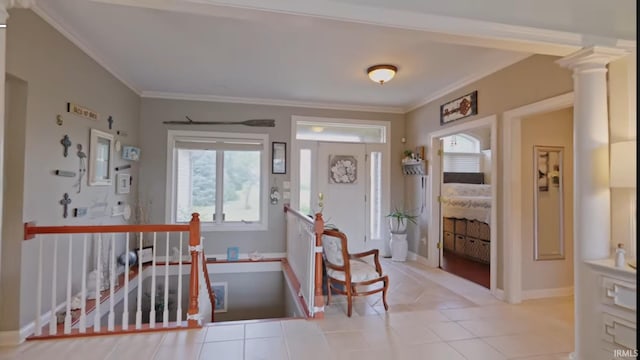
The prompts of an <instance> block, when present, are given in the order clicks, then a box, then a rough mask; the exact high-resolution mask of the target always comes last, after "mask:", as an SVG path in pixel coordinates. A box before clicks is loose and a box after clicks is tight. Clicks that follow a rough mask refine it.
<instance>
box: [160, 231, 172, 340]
mask: <svg viewBox="0 0 640 360" xmlns="http://www.w3.org/2000/svg"><path fill="white" fill-rule="evenodd" d="M164 248H165V254H166V255H165V260H164V303H163V304H164V309H163V311H162V327H168V326H169V262H170V261H171V259H170V257H169V232H167V237H166V239H165V245H164Z"/></svg>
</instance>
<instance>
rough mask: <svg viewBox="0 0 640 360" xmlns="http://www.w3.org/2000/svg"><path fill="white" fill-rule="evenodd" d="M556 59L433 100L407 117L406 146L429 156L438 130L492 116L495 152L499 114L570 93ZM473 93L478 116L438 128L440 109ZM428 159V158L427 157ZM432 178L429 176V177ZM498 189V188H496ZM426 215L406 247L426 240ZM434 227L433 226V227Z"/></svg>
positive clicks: (529, 61) (527, 62) (411, 191)
mask: <svg viewBox="0 0 640 360" xmlns="http://www.w3.org/2000/svg"><path fill="white" fill-rule="evenodd" d="M556 59H557V58H556V57H552V56H542V55H534V56H531V57H528V58H526V59H524V60H522V61H520V62H518V63H516V64H513V65H511V66H509V67H506V68H504V69H502V70H500V71H497V72H495V73H493V74H491V75H489V76H487V77H485V78H483V79H480V80H478V81H476V82H474V83H471V84H469V85H467V86H465V87H463V88H461V89H459V90H456V91H454V92H451V93H450V94H447V95H446V96H443V97H441V98H439V99H436V100H434V101H432V102H430V103H429V104H426V105H425V106H422V107H420V108H418V109H416V110H414V111H411V112H410V113H408V114H407V119H406V134H407V145H410V146H412V147H415V146H418V145H423V146H425V147H427V154H431V151H432V149H431V147H430V145H431V144H429V143H428V141H429V134H430V133H431V132H434V131H437V130H441V129H443V128H445V127H446V126H451V125H458V124H460V123H464V122H470V121H474V120H477V119H481V118H483V117H486V116H489V115H493V114H496V115H497V116H498V120H499V123H498V149H500V148H501V146H502V145H501V136H502V127H501V124H500V120H501V114H502V113H503V112H504V111H506V110H510V109H513V108H517V107H519V106H523V105H526V104H531V103H534V102H536V101H540V100H543V99H547V98H550V97H553V96H556V95H560V94H564V93H567V92H570V91H571V90H572V89H573V80H572V78H571V72H570V71H569V70H567V69H564V68H561V67H560V66H559V65H557V64H556V63H554V61H555V60H556ZM474 90H477V91H478V114H477V115H474V116H470V117H468V118H465V119H461V120H458V121H454V122H451V123H450V124H447V125H445V126H441V125H440V115H439V112H440V105H442V104H443V103H445V102H447V101H450V100H453V99H456V98H458V97H460V96H463V95H465V94H468V93H470V92H472V91H474ZM428 156H429V155H428ZM492 157H493V161H497V162H498V174H493V176H492V180H493V181H498V182H499V179H500V177H501V174H502V161H501V154H500V153H498V154H492ZM431 175H432V174H429V176H431ZM419 186H420V184H419V182H413V183H412V184H409V185H407V189H406V192H405V194H406V195H405V196H406V197H407V198H408V199H412V198H414V197H415V196H417V194H420V193H421V190H420V188H419ZM498 188H500V186H498ZM497 195H498V204H501V203H502V198H503V196H504V194H502V192H498V194H497ZM497 210H498V224H500V223H501V219H503V218H504V215H503V214H502V209H501V207H498V209H497ZM427 220H428V213H424V214H422V216H421V217H420V224H419V226H418V227H417V229H418V231H411V229H410V232H409V237H408V240H409V246H410V249H411V248H418V239H420V238H421V237H427V236H428V234H427V228H428V226H429V224H427ZM436 226H437V225H436ZM491 231H496V232H497V235H498V244H497V246H498V259H497V260H498V264H497V266H498V284H497V285H498V288H502V282H503V270H502V269H503V259H502V256H501V254H503V248H504V246H503V241H504V239H503V237H502V234H501V229H500V227H498V229H491ZM418 253H419V255H421V256H425V257H427V256H433V254H430V253H428V252H427V249H426V248H425V247H424V246H423V245H420V247H419V248H418Z"/></svg>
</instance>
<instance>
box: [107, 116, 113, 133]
mask: <svg viewBox="0 0 640 360" xmlns="http://www.w3.org/2000/svg"><path fill="white" fill-rule="evenodd" d="M107 122H108V123H109V130H111V126H112V125H113V118H112V117H111V115H109V118H108V119H107Z"/></svg>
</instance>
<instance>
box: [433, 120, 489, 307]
mask: <svg viewBox="0 0 640 360" xmlns="http://www.w3.org/2000/svg"><path fill="white" fill-rule="evenodd" d="M496 134H497V119H496V116H495V115H491V116H488V117H485V118H482V119H479V120H475V121H471V122H467V123H463V124H460V125H454V126H451V127H448V128H446V129H443V130H440V131H436V132H433V133H431V134H430V135H429V137H430V143H431V146H432V149H433V151H432V152H431V154H432V158H431V173H432V176H430V177H429V179H428V180H427V181H428V183H429V184H428V185H429V186H428V188H429V196H428V197H429V201H430V203H431V208H432V209H434V211H432V213H431V214H430V216H429V223H430V224H433V226H430V228H429V241H428V245H429V250H428V259H429V265H431V266H433V267H441V266H442V265H444V266H445V268H447V267H448V266H447V265H451V266H454V267H456V265H460V264H458V263H462V264H463V265H464V266H462V267H461V266H457V268H460V269H464V270H460V271H458V273H457V274H456V273H455V272H454V274H455V275H458V276H463V277H466V276H464V275H465V273H472V272H474V269H473V268H471V269H469V264H471V266H473V265H478V266H481V267H483V268H486V267H488V270H489V279H488V280H489V281H488V284H487V282H486V280H484V283H483V284H482V286H485V287H487V288H489V289H490V290H491V292H492V294H494V295H495V294H496V285H497V284H496V283H497V236H496V233H497V231H495V229H496V226H497V225H496V223H497V221H496V217H497V209H496V205H497V201H496V199H497V189H498V179H497V177H496V176H495V174H497V163H498V161H499V159H498V158H497V153H496V147H497V138H496ZM453 135H457V138H456V141H458V142H462V141H463V139H464V138H465V137H466V139H478V142H481V143H482V144H479V145H478V149H477V150H478V151H477V153H476V155H475V156H476V158H477V160H478V161H480V163H479V164H478V165H477V166H478V168H477V170H478V171H475V172H474V174H472V175H470V176H469V175H465V173H464V172H459V171H445V170H456V169H457V168H456V167H455V166H454V167H452V168H450V167H449V166H452V165H451V164H447V165H446V166H447V168H445V167H443V165H445V164H444V162H443V160H444V157H445V156H444V155H440V154H442V150H443V147H444V144H443V141H442V139H443V138H447V137H448V138H447V140H448V141H451V140H452V138H451V136H453ZM480 139H482V140H480ZM448 145H450V144H448ZM448 147H450V146H448ZM439 150H440V151H439ZM445 150H446V149H445ZM481 150H485V153H482V152H481ZM450 153H451V151H450ZM483 156H484V157H488V158H489V159H485V160H484V161H485V163H484V164H482V161H483V160H482V157H483ZM450 158H451V162H450V163H453V164H454V165H456V164H457V165H460V164H463V163H464V162H465V161H466V160H468V158H469V157H467V158H466V159H465V157H464V156H460V154H451V156H450ZM486 160H490V161H486ZM457 165H456V166H457ZM480 166H483V167H484V168H485V169H484V170H485V171H480ZM478 176H481V177H482V180H480V179H478ZM485 176H486V177H487V179H486V180H485V179H484V177H485ZM481 182H487V184H480V183H481ZM446 184H451V185H446ZM455 184H461V185H455ZM443 185H444V186H443ZM475 185H484V186H482V189H478V188H477V187H476V186H475ZM445 191H446V192H447V193H446V194H445V193H444V192H445ZM479 191H480V192H484V193H482V194H480V195H478V192H479ZM469 194H472V195H473V194H476V195H475V197H476V199H472V200H473V201H475V207H476V208H483V210H482V211H480V210H479V211H477V212H476V214H475V215H473V216H472V215H469V214H464V213H461V212H459V211H458V210H459V209H456V208H455V206H452V207H450V208H447V209H443V204H442V203H441V201H442V200H446V199H445V198H447V197H449V198H452V197H453V195H456V196H462V197H465V198H464V199H451V201H452V204H453V205H455V204H456V203H457V202H456V201H458V200H467V199H469ZM478 197H483V198H482V199H477V198H478ZM471 198H473V196H471ZM454 200H455V201H454ZM445 218H447V220H445ZM456 225H457V227H456ZM467 226H469V229H467ZM481 232H482V233H481ZM456 237H457V238H458V241H457V242H458V243H459V244H460V245H459V246H458V247H456ZM467 244H470V245H469V247H467ZM445 247H446V248H447V255H451V256H447V257H446V258H445V257H444V255H445ZM431 254H433V255H431ZM460 259H463V261H462V262H458V263H456V264H455V265H454V264H453V262H452V261H455V260H460ZM447 260H449V261H448V262H447ZM478 260H480V261H478ZM448 269H449V270H451V269H450V268H448ZM445 270H447V269H445ZM452 272H453V270H452ZM470 280H471V279H470Z"/></svg>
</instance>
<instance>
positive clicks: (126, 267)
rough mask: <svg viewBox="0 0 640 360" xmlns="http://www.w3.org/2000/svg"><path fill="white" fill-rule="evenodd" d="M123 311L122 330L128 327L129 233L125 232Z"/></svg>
mask: <svg viewBox="0 0 640 360" xmlns="http://www.w3.org/2000/svg"><path fill="white" fill-rule="evenodd" d="M124 254H125V256H124V293H125V297H124V311H123V312H122V330H127V329H128V328H129V296H127V295H128V294H129V233H127V234H126V244H125V249H124Z"/></svg>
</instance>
